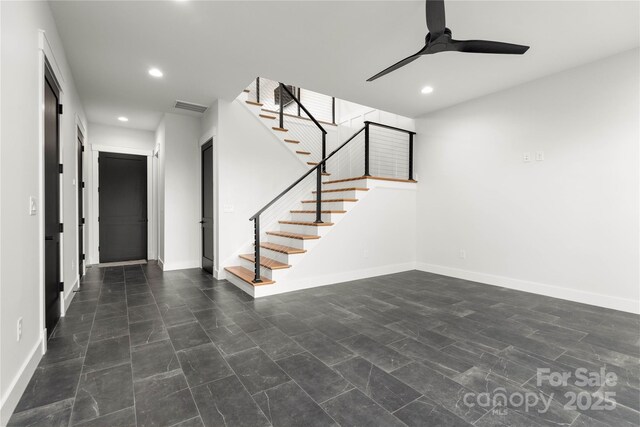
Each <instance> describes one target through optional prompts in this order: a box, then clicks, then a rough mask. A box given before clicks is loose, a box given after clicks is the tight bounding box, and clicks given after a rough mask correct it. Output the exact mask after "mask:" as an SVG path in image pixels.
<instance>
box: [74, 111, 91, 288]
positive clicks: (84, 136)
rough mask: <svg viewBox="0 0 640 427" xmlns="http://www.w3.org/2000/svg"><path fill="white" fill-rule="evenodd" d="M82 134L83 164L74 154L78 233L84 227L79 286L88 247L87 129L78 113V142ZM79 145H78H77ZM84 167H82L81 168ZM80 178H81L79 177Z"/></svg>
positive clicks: (80, 250)
mask: <svg viewBox="0 0 640 427" xmlns="http://www.w3.org/2000/svg"><path fill="white" fill-rule="evenodd" d="M81 135H82V164H81V165H80V164H78V156H74V159H75V177H74V179H75V183H76V220H77V221H76V225H77V227H78V233H79V232H80V230H79V229H80V227H81V226H82V227H83V230H82V242H80V239H79V238H78V239H77V241H78V247H77V248H76V249H77V251H76V261H78V262H79V260H80V256H81V255H84V259H83V260H82V265H80V264H78V272H79V273H80V274H79V276H80V277H78V287H79V286H80V280H81V278H82V276H84V275H85V274H86V271H87V256H86V250H85V249H86V247H87V224H86V222H87V221H86V217H87V209H86V206H87V195H86V188H84V187H83V184H84V186H85V187H86V181H85V174H84V171H85V169H86V168H85V163H86V159H85V152H86V149H87V146H88V144H87V130H86V129H85V127H84V125H83V124H82V122H81V121H80V118H79V117H78V115H77V114H76V144H78V143H80V136H81ZM76 147H77V146H76ZM81 168H82V169H81ZM78 178H80V179H78ZM80 191H82V214H81V213H80V212H81V211H80V195H79V193H80ZM82 218H85V223H84V224H82Z"/></svg>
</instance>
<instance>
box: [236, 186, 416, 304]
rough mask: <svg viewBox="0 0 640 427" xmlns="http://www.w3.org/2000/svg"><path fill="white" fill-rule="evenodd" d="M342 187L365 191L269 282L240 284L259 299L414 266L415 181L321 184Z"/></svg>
mask: <svg viewBox="0 0 640 427" xmlns="http://www.w3.org/2000/svg"><path fill="white" fill-rule="evenodd" d="M347 186H357V187H367V188H369V191H368V192H366V193H367V194H366V195H362V196H360V197H359V201H358V202H356V203H354V205H353V206H352V207H351V208H350V209H349V210H348V212H347V213H346V214H344V215H343V217H342V218H341V219H340V220H339V222H336V223H335V224H334V225H333V226H332V227H327V228H328V229H330V230H327V231H326V232H325V233H324V234H323V235H322V237H321V238H320V239H318V240H316V241H314V242H313V243H312V244H311V245H309V247H308V249H307V252H306V253H305V254H304V255H303V256H301V257H299V258H298V260H296V262H295V263H293V264H291V266H292V267H291V268H290V269H288V270H287V271H286V272H285V273H284V274H282V275H281V276H278V278H277V279H274V280H276V283H275V284H273V285H268V286H255V287H251V286H240V287H241V288H242V289H243V290H245V291H246V290H247V289H246V288H252V289H251V290H250V292H249V293H250V294H251V295H253V296H254V297H255V298H259V297H263V296H268V295H275V294H279V293H284V292H291V291H296V290H300V289H307V288H312V287H317V286H324V285H330V284H334V283H339V282H344V281H349V280H357V279H363V278H368V277H374V276H379V275H384V274H391V273H397V272H400V271H407V270H412V269H414V268H415V247H416V234H415V230H416V224H417V218H416V203H417V202H416V194H417V192H416V186H417V184H415V183H409V182H391V181H380V180H372V179H367V180H359V181H349V182H347V183H344V182H343V183H336V184H328V185H325V186H324V187H323V188H324V189H329V188H342V187H347ZM228 276H231V275H228ZM233 279H236V278H233ZM230 281H232V282H233V283H236V282H240V280H237V279H236V280H230ZM236 284H237V283H236ZM243 285H246V283H244V284H243Z"/></svg>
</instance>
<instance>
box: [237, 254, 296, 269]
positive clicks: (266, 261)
mask: <svg viewBox="0 0 640 427" xmlns="http://www.w3.org/2000/svg"><path fill="white" fill-rule="evenodd" d="M240 258H242V259H246V260H247V261H249V262H254V263H255V262H256V256H255V255H254V254H244V255H240ZM260 265H261V266H263V267H264V268H268V269H269V270H282V269H283V268H289V267H291V266H290V265H288V264H285V263H283V262H280V261H276V260H275V259H271V258H267V257H266V256H261V257H260Z"/></svg>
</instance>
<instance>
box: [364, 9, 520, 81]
mask: <svg viewBox="0 0 640 427" xmlns="http://www.w3.org/2000/svg"><path fill="white" fill-rule="evenodd" d="M426 13H427V29H428V30H429V33H428V34H427V36H426V37H425V40H424V42H425V43H424V47H423V48H422V49H420V50H419V51H418V52H417V53H416V54H414V55H411V56H409V57H407V58H405V59H403V60H402V61H400V62H397V63H395V64H393V65H392V66H390V67H389V68H386V69H384V70H382V71H380V72H379V73H378V74H376V75H375V76H373V77H370V78H368V79H367V81H368V82H371V81H373V80H375V79H378V78H380V77H382V76H384V75H386V74H389V73H390V72H392V71H395V70H397V69H398V68H401V67H404V66H405V65H407V64H409V63H410V62H413V61H415V60H416V59H418V58H419V57H421V56H422V55H431V54H433V53H438V52H447V51H453V52H467V53H497V54H504V55H522V54H523V53H525V52H526V51H527V50H528V49H529V46H522V45H519V44H511V43H502V42H494V41H489V40H454V39H452V38H451V30H450V29H448V28H447V27H446V26H445V19H444V15H445V14H444V0H426Z"/></svg>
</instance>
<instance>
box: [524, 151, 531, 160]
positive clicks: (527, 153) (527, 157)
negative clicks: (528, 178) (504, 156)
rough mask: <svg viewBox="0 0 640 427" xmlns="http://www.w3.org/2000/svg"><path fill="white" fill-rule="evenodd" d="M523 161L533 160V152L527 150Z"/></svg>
mask: <svg viewBox="0 0 640 427" xmlns="http://www.w3.org/2000/svg"><path fill="white" fill-rule="evenodd" d="M522 161H523V162H530V161H531V153H530V152H528V151H527V152H525V153H523V154H522Z"/></svg>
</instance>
